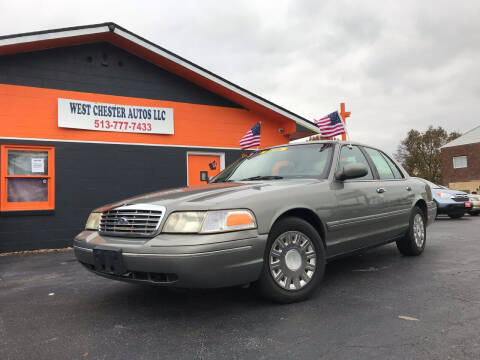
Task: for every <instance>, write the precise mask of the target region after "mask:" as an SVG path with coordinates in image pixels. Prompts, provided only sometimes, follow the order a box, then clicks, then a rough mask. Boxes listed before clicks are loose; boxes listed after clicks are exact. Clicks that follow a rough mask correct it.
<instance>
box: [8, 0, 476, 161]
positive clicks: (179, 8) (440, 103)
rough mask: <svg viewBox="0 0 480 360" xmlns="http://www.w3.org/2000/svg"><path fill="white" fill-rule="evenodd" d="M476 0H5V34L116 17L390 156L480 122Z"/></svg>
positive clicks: (270, 98) (253, 90)
mask: <svg viewBox="0 0 480 360" xmlns="http://www.w3.org/2000/svg"><path fill="white" fill-rule="evenodd" d="M479 18H480V1H478V0H472V1H467V0H457V1H455V2H453V1H451V0H450V1H444V0H436V1H429V0H422V1H418V0H415V1H410V0H402V1H388V0H382V1H380V0H378V1H369V0H363V1H357V0H337V1H329V0H322V1H320V0H313V1H302V0H296V1H294V0H290V1H289V0H272V1H270V0H262V1H258V0H257V1H240V0H237V1H236V0H230V1H225V0H223V1H222V0H218V1H211V0H202V1H193V0H192V1H181V0H176V1H170V0H165V1H164V0H136V1H126V0H116V1H106V0H102V1H100V0H96V1H91V0H82V1H78V0H77V1H69V0H62V1H54V0H50V1H44V0H32V1H24V0H15V1H12V0H0V35H8V34H14V33H23V32H30V31H38V30H47V29H54V28H61V27H69V26H77V25H87V24H95V23H101V22H106V21H113V22H115V23H117V24H119V25H121V26H122V27H124V28H126V29H128V30H130V31H132V32H134V33H136V34H137V35H140V36H142V37H144V38H146V39H148V40H150V41H152V42H154V43H156V44H158V45H160V46H162V47H164V48H166V49H168V50H170V51H173V52H174V53H176V54H178V55H180V56H182V57H185V58H187V59H188V60H190V61H192V62H194V63H196V64H197V65H200V66H202V67H204V68H206V69H208V70H210V71H212V72H214V73H216V74H217V75H220V76H222V77H224V78H226V79H228V80H230V81H232V82H234V83H235V84H237V85H240V86H242V87H244V88H246V89H248V90H250V91H252V92H254V93H256V94H258V95H260V96H262V97H265V98H266V99H268V100H270V101H273V102H274V103H276V104H278V105H280V106H282V107H285V108H287V109H289V110H290V111H293V112H295V113H297V114H299V115H301V116H303V117H305V118H307V119H309V120H314V119H317V118H320V117H322V116H324V115H326V114H328V113H330V112H332V111H334V110H337V109H338V108H339V103H340V102H345V103H346V107H347V110H349V111H351V112H352V115H351V117H350V118H349V119H348V120H347V125H348V126H347V127H348V133H349V137H350V139H352V140H355V141H360V142H363V143H367V144H370V145H374V146H378V147H380V148H383V149H385V150H386V151H387V152H389V153H394V152H395V151H396V149H397V147H398V145H399V143H400V141H401V140H402V139H403V138H404V137H405V136H406V133H407V131H408V130H410V129H417V130H419V131H424V130H426V129H427V128H428V126H429V125H433V126H442V127H444V128H445V129H446V130H447V131H453V130H455V131H459V132H461V133H463V132H466V131H468V130H469V129H471V128H473V127H475V126H477V125H479V124H480V116H479V115H477V104H478V99H479V96H480V21H478V19H479Z"/></svg>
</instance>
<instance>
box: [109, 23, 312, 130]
mask: <svg viewBox="0 0 480 360" xmlns="http://www.w3.org/2000/svg"><path fill="white" fill-rule="evenodd" d="M114 33H115V34H117V35H119V36H121V37H123V38H125V39H127V40H130V41H132V42H134V43H135V44H137V45H140V46H141V47H144V48H146V49H148V50H150V51H152V52H154V53H156V54H158V55H160V56H162V57H164V58H166V59H168V60H170V61H172V62H174V63H176V64H178V65H180V66H182V67H184V68H186V69H188V70H191V71H193V72H195V73H197V74H199V75H201V76H203V77H204V78H207V79H208V80H210V81H213V82H215V83H217V84H219V85H221V86H222V87H224V88H227V89H229V90H231V91H233V92H235V93H237V94H240V95H241V96H243V97H246V98H247V99H249V100H251V101H254V102H256V103H257V104H260V105H261V106H263V107H266V108H268V109H270V110H272V111H275V112H276V113H278V114H281V115H283V116H285V117H287V118H289V119H291V120H293V121H294V122H296V123H298V124H300V125H302V126H304V127H306V128H307V129H310V130H312V131H314V132H317V133H319V132H320V130H319V129H318V127H317V126H315V125H314V124H310V123H307V122H306V121H305V120H303V119H300V118H298V117H296V116H294V115H292V114H290V113H288V112H286V111H284V110H282V109H280V108H278V107H276V106H273V105H272V104H269V103H267V102H265V101H263V100H262V99H259V98H256V97H254V96H252V95H251V94H249V93H247V92H245V91H243V90H241V89H239V88H237V87H235V86H233V85H231V84H229V83H227V82H225V81H222V80H221V79H219V78H217V77H216V76H213V75H211V74H209V73H207V72H205V71H203V70H202V69H199V68H197V67H196V66H193V65H192V64H190V63H188V62H185V61H183V60H182V59H179V58H178V57H176V56H173V55H172V54H169V53H168V52H165V51H163V50H161V49H159V48H157V47H155V46H153V45H151V44H149V43H147V42H145V41H143V40H141V39H139V38H137V37H136V36H134V35H132V34H130V33H128V32H126V31H123V30H122V29H119V28H115V30H114Z"/></svg>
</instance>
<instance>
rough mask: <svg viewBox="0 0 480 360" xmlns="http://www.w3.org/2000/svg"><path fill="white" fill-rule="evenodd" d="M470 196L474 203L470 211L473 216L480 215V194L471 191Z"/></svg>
mask: <svg viewBox="0 0 480 360" xmlns="http://www.w3.org/2000/svg"><path fill="white" fill-rule="evenodd" d="M468 197H469V199H470V202H471V203H472V208H471V209H470V210H469V211H468V213H469V214H470V215H472V216H478V214H480V195H479V194H477V193H471V194H470V195H469V196H468Z"/></svg>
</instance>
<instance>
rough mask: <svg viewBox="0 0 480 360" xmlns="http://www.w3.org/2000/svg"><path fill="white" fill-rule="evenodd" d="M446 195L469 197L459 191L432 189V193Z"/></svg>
mask: <svg viewBox="0 0 480 360" xmlns="http://www.w3.org/2000/svg"><path fill="white" fill-rule="evenodd" d="M439 192H442V193H446V194H451V195H468V194H467V193H466V192H463V191H459V190H452V189H432V193H433V194H436V193H439Z"/></svg>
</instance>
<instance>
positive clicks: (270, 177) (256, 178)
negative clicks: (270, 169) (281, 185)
mask: <svg viewBox="0 0 480 360" xmlns="http://www.w3.org/2000/svg"><path fill="white" fill-rule="evenodd" d="M279 179H283V176H277V175H263V176H252V177H248V178H245V179H241V180H240V181H252V180H279Z"/></svg>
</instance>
